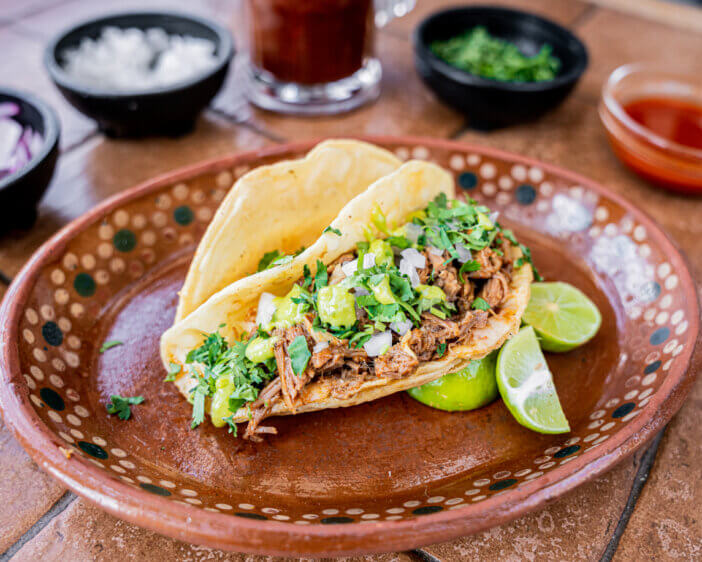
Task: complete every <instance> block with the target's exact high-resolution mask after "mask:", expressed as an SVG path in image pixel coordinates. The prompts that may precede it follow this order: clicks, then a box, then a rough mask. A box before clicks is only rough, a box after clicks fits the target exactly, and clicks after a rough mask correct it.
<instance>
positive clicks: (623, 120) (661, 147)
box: [599, 64, 702, 194]
mask: <svg viewBox="0 0 702 562" xmlns="http://www.w3.org/2000/svg"><path fill="white" fill-rule="evenodd" d="M599 113H600V118H601V119H602V122H603V124H604V126H605V129H606V130H607V135H608V137H609V141H610V144H611V145H612V149H613V150H614V153H615V154H616V155H617V157H618V158H619V159H620V160H621V161H622V162H624V164H626V165H627V166H629V167H630V168H631V169H632V170H634V171H635V172H636V173H638V174H639V175H640V176H642V177H644V178H646V179H647V180H649V181H652V182H654V183H656V184H658V185H661V186H663V187H665V188H668V189H671V190H674V191H678V192H683V193H698V194H702V82H700V81H699V78H697V77H692V76H686V75H683V74H679V73H676V72H673V71H670V70H666V69H663V68H659V67H656V66H653V65H644V64H630V65H625V66H622V67H620V68H618V69H616V70H615V71H614V72H613V73H612V74H611V75H610V77H609V79H608V80H607V82H606V83H605V85H604V88H603V90H602V100H601V102H600V107H599Z"/></svg>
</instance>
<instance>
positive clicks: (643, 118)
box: [624, 98, 702, 150]
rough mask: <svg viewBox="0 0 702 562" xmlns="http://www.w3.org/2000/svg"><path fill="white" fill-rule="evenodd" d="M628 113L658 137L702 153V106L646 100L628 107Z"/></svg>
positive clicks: (626, 109)
mask: <svg viewBox="0 0 702 562" xmlns="http://www.w3.org/2000/svg"><path fill="white" fill-rule="evenodd" d="M624 111H626V113H627V114H628V115H629V117H631V118H632V119H633V120H634V121H636V122H638V123H640V124H641V125H643V126H644V127H646V128H647V129H649V130H651V131H653V132H654V133H656V134H657V135H659V136H661V137H663V138H666V139H668V140H671V141H673V142H676V143H678V144H681V145H684V146H688V147H690V148H696V149H699V150H702V106H700V105H696V104H693V103H690V102H688V101H685V100H682V99H676V98H642V99H638V100H636V101H633V102H630V103H628V104H626V105H625V106H624Z"/></svg>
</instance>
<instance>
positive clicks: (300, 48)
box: [247, 0, 374, 84]
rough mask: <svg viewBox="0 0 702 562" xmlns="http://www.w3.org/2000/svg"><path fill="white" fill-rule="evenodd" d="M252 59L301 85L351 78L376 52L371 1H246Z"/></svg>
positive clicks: (262, 66) (287, 80) (278, 75)
mask: <svg viewBox="0 0 702 562" xmlns="http://www.w3.org/2000/svg"><path fill="white" fill-rule="evenodd" d="M247 7H248V14H249V18H250V25H249V30H250V34H251V59H252V60H253V62H254V64H255V65H256V66H258V67H259V68H262V69H264V70H267V71H268V72H270V73H271V74H272V75H273V76H274V77H275V78H277V79H278V80H282V81H285V82H297V83H299V84H320V83H325V82H333V81H336V80H340V79H342V78H346V77H348V76H351V75H352V74H353V73H354V72H356V71H357V70H359V69H360V68H361V66H362V65H363V60H364V58H365V57H366V56H368V55H370V53H371V52H372V48H373V29H374V28H373V17H374V12H373V5H372V2H371V0H247Z"/></svg>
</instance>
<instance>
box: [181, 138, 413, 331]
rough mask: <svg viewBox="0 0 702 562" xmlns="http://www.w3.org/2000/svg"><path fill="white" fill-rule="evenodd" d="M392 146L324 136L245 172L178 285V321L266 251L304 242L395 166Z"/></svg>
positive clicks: (243, 273)
mask: <svg viewBox="0 0 702 562" xmlns="http://www.w3.org/2000/svg"><path fill="white" fill-rule="evenodd" d="M400 164H402V162H401V161H400V160H398V159H397V158H396V157H395V156H394V155H393V154H392V153H390V152H388V151H387V150H384V149H382V148H379V147H377V146H374V145H372V144H368V143H365V142H360V141H354V140H329V141H325V142H322V143H320V144H318V145H317V146H316V147H314V149H312V150H311V151H310V152H309V153H308V154H307V155H306V156H305V157H304V158H302V159H300V160H289V161H284V162H277V163H275V164H272V165H269V166H261V167H260V168H256V169H255V170H252V171H251V172H249V173H248V174H246V175H244V176H242V177H241V178H240V179H239V180H238V181H237V182H236V183H235V184H234V187H233V188H232V189H231V191H230V192H229V194H228V195H227V197H225V199H224V200H223V201H222V203H221V204H220V206H219V209H218V210H217V213H216V214H215V216H214V218H213V219H212V222H211V223H210V225H209V227H208V228H207V231H206V232H205V235H204V237H203V238H202V241H201V242H200V245H199V246H198V249H197V252H196V253H195V257H194V258H193V261H192V263H191V265H190V269H189V271H188V275H187V277H186V279H185V284H184V285H183V288H182V290H181V292H180V300H179V302H178V310H177V312H176V321H178V320H181V319H183V318H185V317H186V316H187V315H188V314H190V313H191V312H192V311H193V310H195V309H196V308H197V307H198V306H200V305H201V304H202V303H203V302H205V301H206V300H207V299H208V298H209V297H211V296H212V295H214V294H215V293H216V292H217V291H219V290H221V289H224V288H225V287H226V286H227V285H230V284H231V283H233V282H234V281H236V280H238V279H241V278H242V277H244V276H246V275H249V274H251V273H254V272H255V271H256V267H257V265H258V262H259V260H260V259H261V257H262V256H263V254H264V253H265V252H269V251H271V250H276V249H277V250H280V251H282V252H283V253H286V254H292V253H293V252H295V251H297V250H298V249H299V248H300V247H301V246H309V245H310V244H312V243H313V242H314V241H315V240H316V239H317V238H318V237H319V235H320V234H321V232H322V230H323V229H324V228H325V227H326V226H327V225H328V224H329V223H330V222H331V221H332V220H333V219H334V217H335V216H336V215H337V213H338V212H339V211H340V210H341V208H342V207H343V206H344V205H346V203H348V202H349V201H350V200H351V199H352V198H354V197H355V196H356V195H358V194H359V193H361V192H363V191H365V190H366V189H367V188H368V186H369V185H370V184H372V183H373V182H374V181H376V180H377V179H379V178H381V177H383V176H385V175H387V174H389V173H390V172H392V171H394V170H396V169H397V168H399V167H400Z"/></svg>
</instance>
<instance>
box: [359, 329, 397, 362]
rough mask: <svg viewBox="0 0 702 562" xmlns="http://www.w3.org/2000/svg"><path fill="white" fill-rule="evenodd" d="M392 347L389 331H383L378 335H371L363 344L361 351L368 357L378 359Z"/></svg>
mask: <svg viewBox="0 0 702 562" xmlns="http://www.w3.org/2000/svg"><path fill="white" fill-rule="evenodd" d="M391 345H392V333H390V330H385V331H384V332H380V333H378V334H373V335H372V336H371V337H370V339H369V340H368V341H367V342H366V343H364V344H363V349H365V350H366V353H367V354H368V356H369V357H378V356H379V355H382V354H383V353H385V352H386V351H387V350H388V349H390V346H391Z"/></svg>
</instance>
